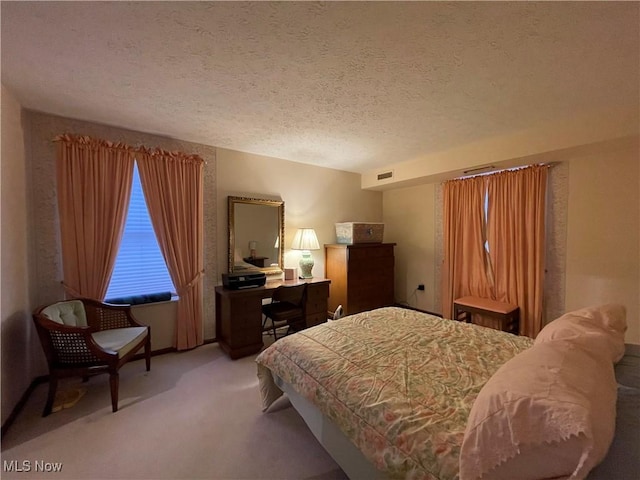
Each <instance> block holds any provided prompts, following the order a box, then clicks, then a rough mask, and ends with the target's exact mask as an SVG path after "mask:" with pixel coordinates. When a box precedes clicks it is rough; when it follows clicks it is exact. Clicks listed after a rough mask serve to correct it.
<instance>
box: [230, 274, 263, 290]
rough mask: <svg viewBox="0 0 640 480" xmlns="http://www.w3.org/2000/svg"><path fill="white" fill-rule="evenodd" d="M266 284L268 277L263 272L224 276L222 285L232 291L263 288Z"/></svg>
mask: <svg viewBox="0 0 640 480" xmlns="http://www.w3.org/2000/svg"><path fill="white" fill-rule="evenodd" d="M266 282H267V276H266V275H265V274H264V273H263V272H252V273H223V274H222V285H223V286H224V287H225V288H230V289H231V290H240V289H241V288H256V287H262V286H263V285H264V284H265V283H266Z"/></svg>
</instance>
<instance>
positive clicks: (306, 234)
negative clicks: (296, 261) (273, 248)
mask: <svg viewBox="0 0 640 480" xmlns="http://www.w3.org/2000/svg"><path fill="white" fill-rule="evenodd" d="M291 248H292V249H293V250H302V258H301V259H300V278H313V275H312V274H311V270H312V269H313V257H312V256H311V251H310V250H319V249H320V244H319V243H318V237H317V236H316V232H315V230H314V229H313V228H300V229H298V231H297V232H296V235H295V236H294V237H293V243H292V244H291Z"/></svg>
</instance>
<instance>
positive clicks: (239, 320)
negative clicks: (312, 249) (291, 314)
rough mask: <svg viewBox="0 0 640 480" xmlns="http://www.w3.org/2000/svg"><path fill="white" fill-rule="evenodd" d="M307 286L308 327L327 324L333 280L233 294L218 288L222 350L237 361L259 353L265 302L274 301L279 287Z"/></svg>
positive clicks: (274, 283)
mask: <svg viewBox="0 0 640 480" xmlns="http://www.w3.org/2000/svg"><path fill="white" fill-rule="evenodd" d="M300 283H307V284H308V287H307V303H306V306H305V313H306V324H307V327H312V326H314V325H318V324H319V323H322V322H326V321H327V299H328V298H329V284H330V283H331V281H330V280H327V279H326V278H312V279H309V280H298V279H296V280H271V281H268V282H267V283H266V285H265V286H263V287H257V288H246V289H241V290H230V289H228V288H224V287H223V286H222V285H219V286H217V287H216V338H217V340H218V343H219V344H220V347H221V348H222V350H224V351H225V352H226V353H227V354H228V355H229V356H230V357H231V358H233V359H236V358H240V357H245V356H247V355H251V354H253V353H257V352H259V351H260V350H261V349H262V347H263V343H262V299H263V298H271V294H272V293H273V291H274V290H275V289H276V288H277V287H279V286H280V285H291V286H293V285H298V284H300Z"/></svg>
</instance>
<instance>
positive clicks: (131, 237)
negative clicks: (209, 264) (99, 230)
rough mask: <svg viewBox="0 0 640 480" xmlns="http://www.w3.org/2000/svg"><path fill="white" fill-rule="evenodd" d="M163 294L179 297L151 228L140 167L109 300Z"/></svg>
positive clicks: (136, 167) (108, 293)
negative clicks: (170, 293)
mask: <svg viewBox="0 0 640 480" xmlns="http://www.w3.org/2000/svg"><path fill="white" fill-rule="evenodd" d="M160 292H172V293H175V287H174V286H173V282H172V281H171V277H170V276H169V271H168V270H167V265H166V263H165V261H164V257H163V256H162V253H161V252H160V247H159V246H158V240H157V239H156V235H155V233H154V231H153V227H152V226H151V218H150V217H149V211H148V210H147V204H146V203H145V200H144V194H143V193H142V184H141V183H140V174H139V173H138V166H137V164H136V165H134V167H133V186H132V188H131V199H130V202H129V211H128V212H127V220H126V223H125V227H124V233H123V235H122V241H121V243H120V250H119V251H118V256H117V257H116V264H115V267H114V269H113V274H112V275H111V281H110V282H109V288H108V289H107V295H106V298H107V299H113V298H119V297H129V296H133V295H148V294H151V293H160Z"/></svg>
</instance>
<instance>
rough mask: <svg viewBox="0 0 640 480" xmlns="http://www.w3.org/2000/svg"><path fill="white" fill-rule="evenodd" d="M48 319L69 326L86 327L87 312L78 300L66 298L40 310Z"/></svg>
mask: <svg viewBox="0 0 640 480" xmlns="http://www.w3.org/2000/svg"><path fill="white" fill-rule="evenodd" d="M41 313H42V314H43V315H45V316H46V317H47V318H49V319H50V320H52V321H54V322H56V323H59V324H61V325H67V326H69V327H86V326H87V314H86V312H85V310H84V305H83V304H82V302H81V301H80V300H67V301H65V302H58V303H54V304H52V305H49V306H48V307H47V308H45V309H43V310H42V312H41Z"/></svg>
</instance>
